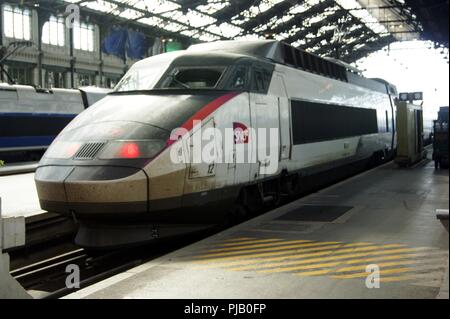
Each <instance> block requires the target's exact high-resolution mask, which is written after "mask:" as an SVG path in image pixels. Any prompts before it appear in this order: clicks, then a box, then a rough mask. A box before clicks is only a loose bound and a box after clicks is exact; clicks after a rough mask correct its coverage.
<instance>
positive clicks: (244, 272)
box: [66, 162, 449, 299]
mask: <svg viewBox="0 0 450 319" xmlns="http://www.w3.org/2000/svg"><path fill="white" fill-rule="evenodd" d="M448 196H449V176H448V170H439V171H435V170H434V166H433V164H432V163H431V162H426V163H423V164H422V165H419V166H418V167H416V168H413V169H399V168H397V167H396V166H395V165H394V164H392V163H389V164H386V165H384V166H381V167H379V168H377V169H375V170H372V171H369V172H366V173H364V174H361V175H359V176H356V177H353V178H351V179H349V180H346V181H344V182H342V183H339V184H336V185H334V186H332V187H330V188H327V189H325V190H322V191H320V192H318V193H315V194H312V195H310V196H307V197H305V198H302V199H300V200H297V201H295V202H292V203H290V204H288V205H286V206H283V207H281V208H278V209H276V210H274V211H272V212H269V213H267V214H265V215H262V216H260V217H258V218H255V219H253V220H250V221H248V222H246V223H244V224H241V225H238V226H236V227H234V228H231V229H229V230H226V231H224V232H222V233H219V234H217V235H214V236H212V237H210V238H207V239H205V240H202V241H200V242H198V243H195V244H193V245H190V246H188V247H186V248H183V249H181V250H178V251H176V252H173V253H171V254H169V255H166V256H163V257H161V258H158V259H155V260H153V261H151V262H149V263H147V264H144V265H141V266H139V267H136V268H134V269H131V270H129V271H127V272H124V273H122V274H119V275H117V276H114V277H112V278H109V279H107V280H105V281H103V282H100V283H98V284H95V285H93V286H91V287H88V288H86V289H83V290H80V291H78V292H75V293H73V294H71V295H69V296H67V297H66V298H257V299H260V298H261V299H264V298H436V297H437V296H438V294H439V292H440V289H441V286H442V285H443V283H444V281H445V279H444V278H445V274H446V272H448V243H449V236H448V233H447V231H446V230H445V228H444V227H443V226H442V225H441V223H440V222H439V221H438V220H437V219H436V212H435V211H436V209H442V208H443V209H448V207H449V199H448ZM368 266H369V268H367V267H368ZM377 269H378V270H379V272H377ZM369 275H371V276H369ZM378 275H379V277H378V278H379V280H377V279H376V278H377V276H378ZM446 282H447V285H448V279H447V280H446ZM377 284H379V288H377ZM447 296H448V287H447Z"/></svg>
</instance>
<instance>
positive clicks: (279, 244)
mask: <svg viewBox="0 0 450 319" xmlns="http://www.w3.org/2000/svg"><path fill="white" fill-rule="evenodd" d="M306 242H312V240H304V239H298V240H288V241H278V242H274V243H273V242H272V243H267V244H264V243H263V244H253V245H242V246H238V247H226V248H215V249H210V250H208V251H207V252H208V253H216V252H217V253H218V252H226V251H235V250H245V249H252V248H263V247H274V246H283V245H290V244H299V243H306Z"/></svg>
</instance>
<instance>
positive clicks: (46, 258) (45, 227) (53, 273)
mask: <svg viewBox="0 0 450 319" xmlns="http://www.w3.org/2000/svg"><path fill="white" fill-rule="evenodd" d="M362 171H367V169H366V170H362ZM362 171H358V172H355V173H353V174H350V175H346V176H345V177H343V176H336V178H335V179H334V181H333V182H332V183H326V184H322V183H319V184H320V186H319V185H316V187H315V188H313V189H312V190H311V191H310V192H314V191H317V190H318V189H321V188H323V187H326V186H328V185H330V184H335V183H337V182H339V181H340V180H343V179H347V178H350V177H351V176H354V175H357V174H359V173H361V172H362ZM310 192H307V193H302V194H301V195H300V196H299V197H302V196H305V195H307V194H308V193H310ZM297 198H298V197H296V198H289V199H286V200H285V201H283V202H282V203H279V204H278V205H271V204H270V205H267V206H266V207H265V208H264V209H262V210H261V211H260V212H258V215H260V214H263V213H265V212H267V211H269V210H271V209H274V208H275V207H278V206H280V205H283V204H286V203H288V202H290V201H291V200H295V199H297ZM251 217H252V216H249V217H248V218H246V220H247V219H249V218H251ZM63 225H64V227H65V229H64V227H62V226H63ZM225 228H226V227H225V226H219V227H216V228H213V229H210V230H208V231H203V232H201V233H196V234H191V235H186V236H182V240H180V238H181V237H177V238H172V239H170V240H165V241H164V242H163V241H158V242H154V243H152V244H151V245H142V246H138V247H135V248H132V249H123V250H115V251H106V252H92V251H86V250H84V249H79V248H77V247H76V246H74V245H73V244H72V242H73V237H74V235H75V229H76V227H75V224H74V223H73V221H71V220H67V219H64V218H62V217H60V216H58V215H51V214H50V215H48V216H46V217H45V218H43V217H41V218H38V219H36V220H34V221H32V222H30V223H29V225H27V247H25V248H22V249H19V250H15V251H12V252H10V254H11V265H12V271H11V275H12V276H13V277H14V278H15V279H16V280H17V281H18V282H19V283H20V284H21V285H22V286H23V287H24V288H25V289H26V290H28V291H29V292H30V294H31V295H32V296H34V297H36V298H50V299H52V298H60V297H63V296H65V295H68V294H70V293H72V292H74V291H76V290H78V289H82V288H85V287H87V286H89V285H92V284H94V283H96V282H99V281H101V280H104V279H107V278H109V277H111V276H114V275H115V274H118V273H121V272H124V271H126V270H128V269H131V268H133V267H136V266H138V265H140V264H143V263H146V262H148V261H150V260H152V259H155V258H157V257H159V256H162V255H165V254H168V253H170V252H172V251H174V250H176V249H179V248H182V247H184V246H187V245H189V244H191V243H194V242H196V241H199V240H201V239H203V238H206V237H208V236H210V235H212V234H214V233H217V232H219V231H222V230H223V229H225ZM48 231H54V232H55V234H54V236H50V237H49V238H51V240H44V238H43V237H42V236H43V233H46V232H48ZM47 235H48V234H47ZM28 236H30V237H28ZM69 265H76V266H77V267H78V269H79V274H80V278H79V279H80V281H79V288H75V289H74V288H67V287H66V279H67V277H68V275H69V273H68V272H66V270H67V266H69Z"/></svg>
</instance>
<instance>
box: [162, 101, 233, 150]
mask: <svg viewBox="0 0 450 319" xmlns="http://www.w3.org/2000/svg"><path fill="white" fill-rule="evenodd" d="M239 94H240V93H239V92H231V93H227V94H225V95H222V96H220V97H218V98H217V99H215V100H214V101H212V102H210V103H208V104H207V105H205V106H204V107H202V108H201V109H200V110H199V111H197V113H195V114H194V115H193V116H191V118H189V120H187V121H186V122H184V124H183V125H182V126H181V129H183V130H181V131H180V133H179V134H178V133H176V134H175V136H177V138H180V137H181V136H183V135H184V134H185V133H186V131H187V132H189V131H191V130H192V129H193V127H194V121H203V120H204V119H205V118H207V117H208V116H209V115H211V114H212V113H213V112H214V111H216V110H217V109H218V108H219V107H221V106H222V105H224V104H225V103H227V102H228V101H230V100H231V99H233V98H234V97H236V96H238V95H239ZM185 130H186V131H185ZM174 142H176V140H173V139H169V140H168V141H167V144H168V146H170V145H172V144H173V143H174Z"/></svg>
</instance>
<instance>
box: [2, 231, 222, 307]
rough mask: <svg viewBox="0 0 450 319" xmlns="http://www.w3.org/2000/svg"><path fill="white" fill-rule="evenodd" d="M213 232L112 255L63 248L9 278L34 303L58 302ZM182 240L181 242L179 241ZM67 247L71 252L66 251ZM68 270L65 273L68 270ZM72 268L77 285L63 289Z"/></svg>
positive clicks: (17, 269) (118, 251)
mask: <svg viewBox="0 0 450 319" xmlns="http://www.w3.org/2000/svg"><path fill="white" fill-rule="evenodd" d="M213 232H217V230H214V231H205V232H202V233H197V234H192V235H188V236H183V237H182V238H181V237H178V238H173V239H170V240H164V241H158V242H154V243H152V244H148V245H143V246H137V247H134V248H131V249H130V248H127V249H121V250H114V251H99V252H98V251H86V250H85V249H80V248H76V247H75V246H72V247H71V246H70V245H69V246H67V247H66V248H65V249H66V250H64V249H62V248H60V249H61V251H62V253H60V254H58V255H53V256H52V257H49V258H45V259H41V260H39V261H37V262H34V263H29V264H27V265H25V266H23V267H19V268H17V267H16V268H15V269H13V270H12V271H11V272H10V274H11V275H12V276H13V277H14V278H15V279H16V280H17V281H18V282H19V283H20V284H21V285H22V286H23V287H24V288H25V290H27V291H28V292H29V293H30V295H32V296H33V297H34V298H38V299H55V298H61V297H63V296H65V295H68V294H70V293H72V292H75V291H76V290H78V289H83V288H85V287H87V286H90V285H92V284H94V283H96V282H99V281H102V280H104V279H107V278H109V277H112V276H114V275H116V274H119V273H121V272H124V271H126V270H128V269H131V268H133V267H136V266H138V265H141V264H143V263H146V262H149V261H151V260H152V259H155V258H158V257H160V256H162V255H165V254H168V253H170V252H172V251H174V250H176V249H179V248H182V247H184V246H186V245H189V244H191V243H193V242H195V241H198V240H201V239H203V238H206V237H208V236H210V235H211V234H212V233H213ZM181 239H182V240H181ZM69 247H71V248H69ZM69 265H70V266H71V267H70V269H68V266H69ZM74 267H75V268H76V269H77V273H79V275H80V277H79V285H78V286H77V287H74V288H73V287H67V285H66V280H67V278H68V276H69V275H70V274H71V273H72V271H73V269H74Z"/></svg>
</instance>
